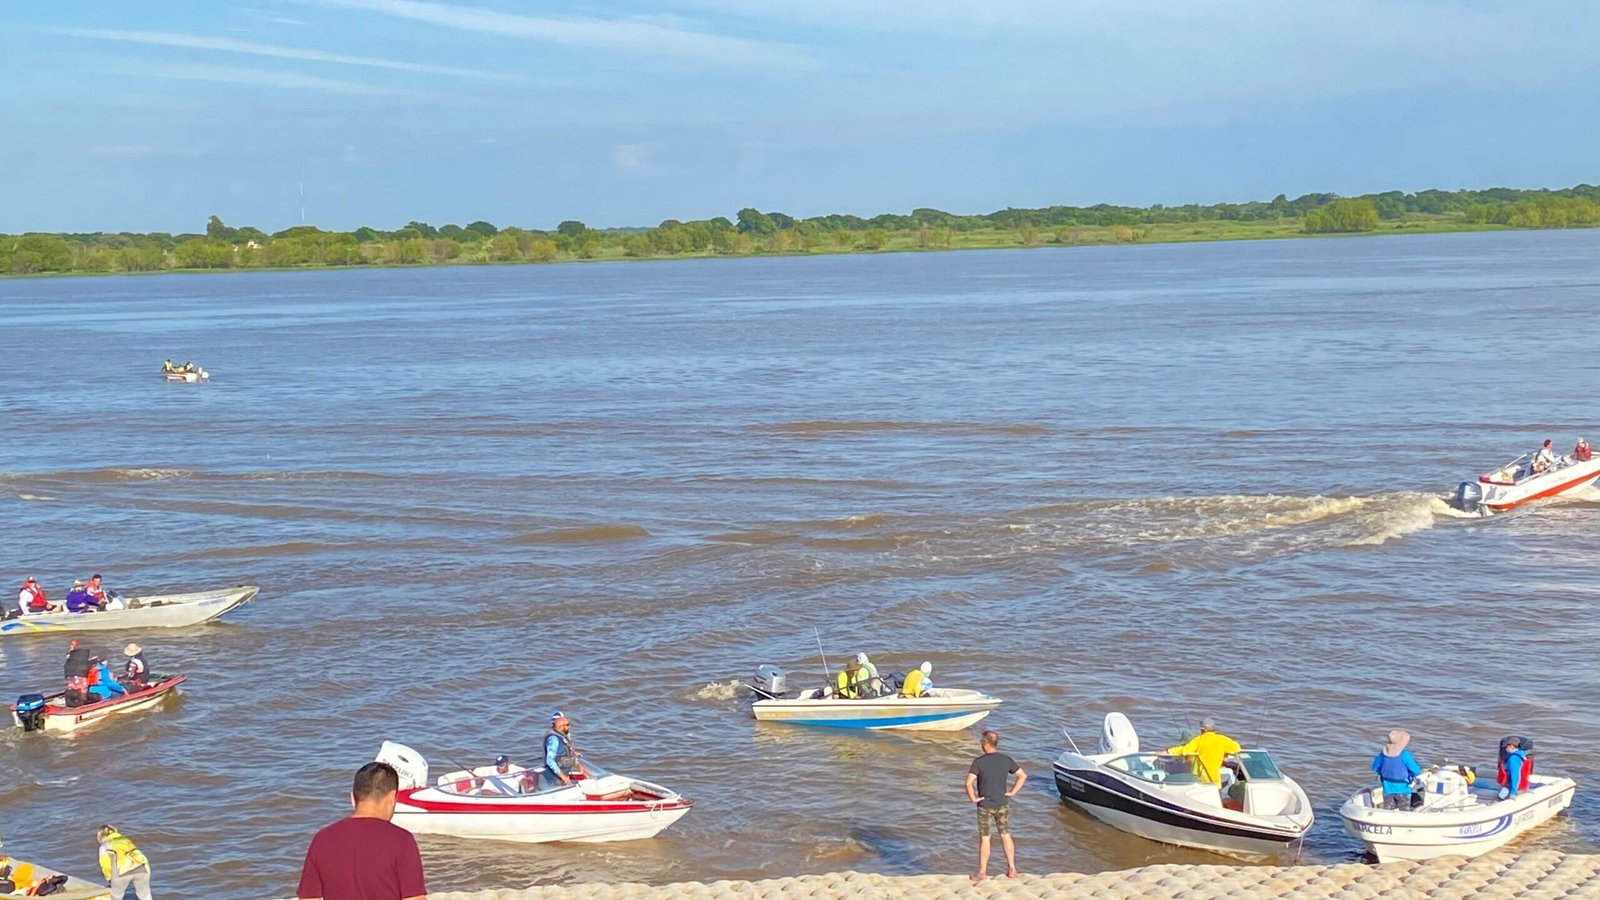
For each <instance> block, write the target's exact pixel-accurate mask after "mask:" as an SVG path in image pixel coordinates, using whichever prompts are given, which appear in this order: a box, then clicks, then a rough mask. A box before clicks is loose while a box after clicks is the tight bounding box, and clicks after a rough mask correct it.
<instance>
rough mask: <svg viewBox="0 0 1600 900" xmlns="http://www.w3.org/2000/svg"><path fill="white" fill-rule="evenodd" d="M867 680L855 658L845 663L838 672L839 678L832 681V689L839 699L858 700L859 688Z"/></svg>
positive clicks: (859, 695)
mask: <svg viewBox="0 0 1600 900" xmlns="http://www.w3.org/2000/svg"><path fill="white" fill-rule="evenodd" d="M866 680H867V673H866V672H864V671H863V670H862V668H861V663H859V662H857V661H856V659H855V657H853V656H852V657H851V658H850V659H848V660H846V661H845V664H844V668H842V669H840V670H839V677H838V678H836V679H834V688H835V691H836V693H838V695H839V696H840V697H843V698H844V699H846V700H858V699H860V697H861V687H862V684H863V683H864V682H866Z"/></svg>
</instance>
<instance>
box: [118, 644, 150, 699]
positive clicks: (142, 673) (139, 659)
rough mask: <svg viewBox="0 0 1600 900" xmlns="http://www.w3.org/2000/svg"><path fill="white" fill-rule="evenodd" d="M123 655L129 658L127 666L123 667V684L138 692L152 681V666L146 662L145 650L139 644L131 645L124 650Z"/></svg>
mask: <svg viewBox="0 0 1600 900" xmlns="http://www.w3.org/2000/svg"><path fill="white" fill-rule="evenodd" d="M122 655H123V656H126V657H127V658H128V662H127V665H125V666H123V667H122V683H123V684H126V685H127V686H128V687H130V688H133V689H134V690H138V689H139V688H142V687H144V686H145V685H146V684H147V683H148V682H149V680H150V664H149V663H148V662H145V658H144V648H143V647H140V646H139V645H138V644H129V645H128V646H126V647H123V648H122Z"/></svg>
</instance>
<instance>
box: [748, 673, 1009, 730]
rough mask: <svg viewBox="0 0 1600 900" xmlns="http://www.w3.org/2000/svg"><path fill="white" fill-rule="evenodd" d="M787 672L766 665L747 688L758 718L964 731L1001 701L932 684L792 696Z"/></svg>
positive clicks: (816, 691) (841, 725)
mask: <svg viewBox="0 0 1600 900" xmlns="http://www.w3.org/2000/svg"><path fill="white" fill-rule="evenodd" d="M786 682H787V676H786V675H785V674H784V673H783V670H781V669H779V668H777V667H776V666H762V667H761V668H759V669H757V670H756V677H755V679H754V681H753V682H752V683H750V684H746V685H745V687H747V688H749V689H750V691H751V694H752V695H753V696H754V697H755V698H756V700H755V702H754V703H752V704H750V709H751V711H752V712H753V713H754V714H755V717H756V719H757V721H761V722H786V723H788V724H790V725H819V726H825V727H828V728H867V729H874V730H896V731H960V730H961V729H963V728H967V727H969V726H971V725H975V724H977V723H978V722H980V721H982V720H983V717H984V716H987V715H988V714H989V713H990V712H991V711H993V710H994V708H995V707H997V706H999V705H1000V703H1001V701H1000V699H999V698H998V697H991V696H989V695H988V694H985V693H983V692H981V691H972V690H962V689H957V688H933V689H931V690H929V691H928V692H927V694H926V695H925V696H922V697H899V696H895V695H894V693H893V692H892V691H891V692H889V693H886V694H885V695H883V696H876V697H861V698H858V699H845V698H840V697H834V696H831V694H832V692H831V691H830V690H828V689H827V688H812V689H810V690H804V691H801V692H800V693H799V694H797V695H795V696H794V697H790V696H788V690H787V683H786Z"/></svg>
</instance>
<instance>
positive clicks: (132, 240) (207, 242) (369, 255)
mask: <svg viewBox="0 0 1600 900" xmlns="http://www.w3.org/2000/svg"><path fill="white" fill-rule="evenodd" d="M1284 223H1289V224H1291V225H1293V224H1298V229H1297V230H1298V231H1299V232H1301V233H1305V234H1335V233H1359V232H1370V231H1374V230H1378V229H1379V228H1380V227H1381V226H1383V225H1384V224H1385V223H1387V224H1390V225H1397V224H1404V225H1405V226H1406V227H1410V226H1412V225H1417V226H1423V227H1426V226H1428V225H1435V226H1438V225H1443V224H1448V223H1454V224H1458V225H1460V226H1462V227H1473V226H1475V227H1501V228H1571V227H1584V226H1592V225H1600V187H1596V186H1594V185H1589V184H1580V185H1577V186H1575V187H1571V188H1565V189H1560V190H1518V189H1512V188H1490V189H1488V190H1481V191H1469V190H1460V191H1439V190H1428V191H1418V192H1416V193H1405V192H1402V191H1388V192H1385V193H1381V194H1366V195H1362V196H1360V197H1339V196H1337V195H1334V194H1305V195H1303V196H1300V197H1296V198H1294V199H1293V200H1291V199H1289V198H1287V197H1285V196H1284V195H1283V194H1279V195H1278V196H1277V197H1274V198H1273V199H1272V200H1270V201H1252V202H1249V203H1215V204H1210V205H1201V204H1186V205H1182V206H1164V205H1161V204H1156V205H1153V206H1148V207H1132V206H1114V205H1109V204H1098V205H1095V206H1087V207H1078V206H1048V207H1041V208H1038V209H1003V210H998V211H996V212H992V213H986V214H981V215H961V214H956V213H950V212H945V211H944V210H939V209H931V208H920V209H914V210H912V211H911V212H910V213H908V214H903V215H902V214H899V213H885V214H883V215H878V216H873V217H870V218H863V217H861V216H855V215H848V214H835V215H825V216H812V217H809V218H795V217H793V216H789V215H786V214H784V213H781V212H776V211H762V210H758V209H755V208H753V207H752V208H745V209H741V210H739V212H738V214H737V215H736V216H735V217H734V218H732V219H729V218H727V217H724V216H717V217H714V218H710V219H699V220H693V221H686V222H685V221H679V220H677V219H667V220H665V221H663V222H661V223H660V224H659V225H656V226H655V227H653V228H606V229H596V228H590V227H589V226H588V225H585V224H584V223H583V222H579V221H576V220H568V221H565V222H562V223H560V224H559V225H557V226H556V227H555V228H554V229H553V230H542V229H535V228H519V227H514V226H512V227H505V228H501V227H497V226H495V225H493V224H491V223H489V222H484V221H477V222H472V223H470V224H467V225H455V224H447V225H441V226H438V227H435V226H433V225H429V224H428V223H426V222H417V221H412V222H407V223H406V224H405V226H404V227H401V228H396V229H393V230H387V231H386V230H380V229H376V228H371V227H362V228H357V229H356V230H354V231H347V232H346V231H324V230H322V229H320V228H317V227H315V226H310V225H299V226H295V227H293V228H286V229H283V230H281V231H276V232H272V233H270V234H269V233H267V232H264V231H262V230H260V229H257V228H253V227H237V228H236V227H232V226H229V225H227V224H225V223H224V222H223V221H222V220H221V219H220V218H218V217H217V216H212V217H211V218H210V220H209V221H208V222H207V223H206V227H205V230H204V232H196V233H192V234H168V233H164V232H151V233H146V234H138V233H131V232H115V233H110V232H90V233H82V234H49V233H41V232H31V233H27V234H20V235H4V234H0V274H3V273H9V274H16V275H32V274H40V273H50V272H82V273H96V272H151V271H159V270H164V269H252V268H295V267H315V266H363V265H368V266H370V265H402V266H403V265H445V264H452V263H514V262H520V263H547V262H557V261H560V260H565V259H575V260H580V259H601V258H622V257H630V258H639V259H643V258H656V257H672V256H685V255H721V256H744V255H751V254H761V253H848V252H875V251H880V250H884V249H906V250H913V249H914V250H946V249H952V248H955V247H957V246H1017V245H1021V246H1038V245H1041V244H1044V243H1056V244H1078V243H1085V242H1101V243H1129V242H1133V241H1138V240H1143V239H1146V238H1148V237H1150V236H1151V234H1152V232H1153V231H1154V230H1156V229H1162V228H1166V229H1172V228H1179V227H1185V226H1187V227H1190V230H1191V231H1192V233H1194V234H1197V235H1202V234H1207V233H1212V232H1216V233H1219V234H1220V233H1221V232H1220V231H1218V229H1219V228H1221V227H1222V226H1228V225H1233V224H1236V225H1238V226H1240V228H1241V229H1243V230H1240V231H1237V232H1229V233H1228V235H1227V236H1231V237H1238V236H1249V235H1250V233H1249V231H1248V227H1249V226H1262V225H1276V226H1281V225H1283V224H1284ZM1201 226H1205V227H1208V228H1210V229H1211V231H1210V232H1208V231H1206V230H1205V228H1202V227H1201ZM1279 233H1281V229H1280V232H1279Z"/></svg>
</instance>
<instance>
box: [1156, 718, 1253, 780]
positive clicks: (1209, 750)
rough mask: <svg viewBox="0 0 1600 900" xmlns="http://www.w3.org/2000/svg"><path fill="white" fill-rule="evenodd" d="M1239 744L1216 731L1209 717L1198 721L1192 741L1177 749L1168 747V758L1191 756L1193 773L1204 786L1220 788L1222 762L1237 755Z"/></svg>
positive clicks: (1214, 723) (1215, 726) (1213, 721)
mask: <svg viewBox="0 0 1600 900" xmlns="http://www.w3.org/2000/svg"><path fill="white" fill-rule="evenodd" d="M1239 750H1240V747H1239V742H1238V741H1236V740H1234V739H1233V738H1231V737H1228V736H1227V735H1225V734H1222V733H1220V732H1218V731H1217V723H1216V721H1215V720H1214V719H1212V718H1211V717H1210V716H1206V717H1205V718H1204V719H1202V720H1201V721H1200V733H1199V734H1198V735H1196V736H1195V738H1194V740H1191V741H1189V742H1188V743H1187V744H1182V745H1180V746H1177V747H1168V748H1167V755H1168V756H1192V757H1194V760H1195V767H1194V769H1195V771H1194V773H1195V774H1196V775H1198V776H1200V780H1201V781H1204V782H1205V783H1206V784H1214V785H1217V786H1218V787H1221V786H1222V761H1223V760H1225V759H1227V758H1228V755H1229V754H1231V753H1238V752H1239Z"/></svg>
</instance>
